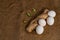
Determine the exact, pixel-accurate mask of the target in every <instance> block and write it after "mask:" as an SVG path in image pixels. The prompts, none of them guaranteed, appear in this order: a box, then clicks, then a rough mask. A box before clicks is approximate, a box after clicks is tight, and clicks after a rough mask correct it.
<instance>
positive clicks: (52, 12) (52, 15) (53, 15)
mask: <svg viewBox="0 0 60 40" xmlns="http://www.w3.org/2000/svg"><path fill="white" fill-rule="evenodd" d="M48 15H49V16H50V17H55V16H56V12H55V11H53V10H51V11H49V12H48Z"/></svg>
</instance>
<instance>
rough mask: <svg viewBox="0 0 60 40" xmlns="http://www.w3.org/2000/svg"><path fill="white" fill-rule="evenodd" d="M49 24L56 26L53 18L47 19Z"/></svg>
mask: <svg viewBox="0 0 60 40" xmlns="http://www.w3.org/2000/svg"><path fill="white" fill-rule="evenodd" d="M47 24H48V25H53V24H54V18H53V17H48V18H47Z"/></svg>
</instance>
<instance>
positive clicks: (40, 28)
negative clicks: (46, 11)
mask: <svg viewBox="0 0 60 40" xmlns="http://www.w3.org/2000/svg"><path fill="white" fill-rule="evenodd" d="M43 32H44V28H43V27H42V26H40V25H38V26H37V27H36V33H37V34H39V35H40V34H42V33H43Z"/></svg>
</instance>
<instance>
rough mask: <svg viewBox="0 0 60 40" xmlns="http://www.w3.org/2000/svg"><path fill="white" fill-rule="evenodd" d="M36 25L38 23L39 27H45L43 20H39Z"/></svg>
mask: <svg viewBox="0 0 60 40" xmlns="http://www.w3.org/2000/svg"><path fill="white" fill-rule="evenodd" d="M38 23H39V25H41V26H43V27H44V26H45V25H46V21H45V19H39V21H38Z"/></svg>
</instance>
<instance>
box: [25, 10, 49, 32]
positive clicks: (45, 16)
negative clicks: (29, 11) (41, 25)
mask: <svg viewBox="0 0 60 40" xmlns="http://www.w3.org/2000/svg"><path fill="white" fill-rule="evenodd" d="M48 11H49V10H48V9H45V10H44V12H43V13H42V14H41V15H39V16H37V17H36V18H35V19H34V20H32V21H31V22H30V24H29V25H28V27H27V28H26V30H27V31H28V32H32V31H33V30H34V29H35V28H36V26H37V25H38V23H37V21H38V20H39V19H46V18H47V17H48Z"/></svg>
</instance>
